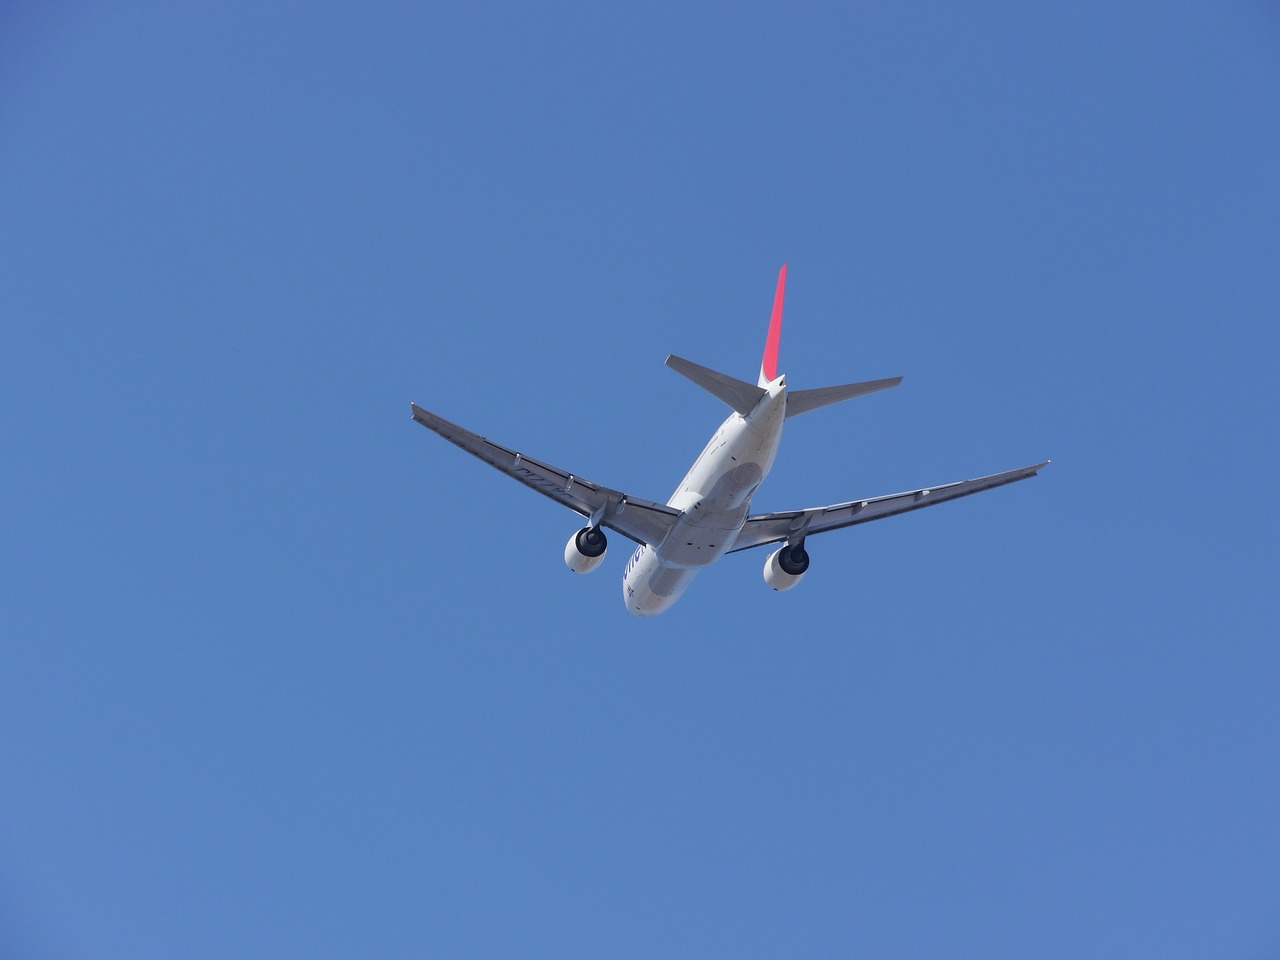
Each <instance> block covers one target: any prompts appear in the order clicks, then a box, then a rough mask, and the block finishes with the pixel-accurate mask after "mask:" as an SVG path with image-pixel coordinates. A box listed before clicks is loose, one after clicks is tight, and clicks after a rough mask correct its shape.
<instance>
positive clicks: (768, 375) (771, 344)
mask: <svg viewBox="0 0 1280 960" xmlns="http://www.w3.org/2000/svg"><path fill="white" fill-rule="evenodd" d="M786 295H787V265H786V264H785V263H784V264H783V265H782V272H781V273H779V274H778V292H777V294H775V295H774V298H773V316H772V317H771V318H770V320H769V339H768V340H766V341H765V344H764V360H763V361H762V362H761V363H760V386H762V387H763V386H764V385H765V384H767V383H770V382H772V381H774V380H777V379H778V345H779V343H781V342H782V301H783V299H784V298H785V297H786Z"/></svg>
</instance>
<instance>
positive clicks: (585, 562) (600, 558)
mask: <svg viewBox="0 0 1280 960" xmlns="http://www.w3.org/2000/svg"><path fill="white" fill-rule="evenodd" d="M608 549H609V541H608V540H607V539H606V538H605V535H604V531H603V530H601V529H600V528H599V527H583V528H582V529H581V530H579V531H578V532H577V533H575V534H574V535H573V536H572V537H570V538H569V542H568V543H566V544H565V545H564V563H565V566H567V567H568V568H569V569H570V570H572V571H573V572H574V573H590V572H591V571H592V570H594V569H595V568H596V567H598V566H600V564H602V563H604V552H605V551H606V550H608Z"/></svg>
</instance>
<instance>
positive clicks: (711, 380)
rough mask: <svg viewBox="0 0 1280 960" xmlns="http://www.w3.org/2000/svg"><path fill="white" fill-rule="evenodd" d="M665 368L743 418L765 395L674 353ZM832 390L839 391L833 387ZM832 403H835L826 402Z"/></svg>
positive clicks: (745, 384) (747, 384)
mask: <svg viewBox="0 0 1280 960" xmlns="http://www.w3.org/2000/svg"><path fill="white" fill-rule="evenodd" d="M667 366H668V367H670V368H671V369H672V370H674V371H675V372H676V373H678V374H681V375H682V376H686V377H688V378H689V379H690V380H692V381H693V382H694V383H696V384H697V385H698V386H700V387H701V388H702V389H703V390H706V391H707V393H710V394H711V395H712V396H715V397H718V398H719V399H721V400H723V401H724V402H725V403H727V404H728V405H729V406H731V407H733V409H734V410H737V411H738V413H740V414H742V415H743V416H744V417H745V416H746V415H747V414H748V413H750V412H751V411H752V410H753V409H754V408H755V405H756V404H757V403H759V402H760V398H761V397H763V396H764V395H765V393H766V391H765V390H764V389H762V388H761V387H757V386H756V385H755V384H754V383H747V382H746V381H745V380H735V379H734V378H733V377H731V376H729V375H728V374H724V373H717V372H716V371H714V370H712V369H710V368H709V367H703V366H700V365H698V364H696V363H693V362H692V361H690V360H685V359H683V358H681V357H677V356H676V355H675V354H674V353H673V354H672V355H671V356H669V357H667ZM832 389H834V390H839V389H841V388H840V387H833V388H832ZM828 402H830V403H834V402H835V401H834V400H832V401H828Z"/></svg>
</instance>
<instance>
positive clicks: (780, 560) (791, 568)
mask: <svg viewBox="0 0 1280 960" xmlns="http://www.w3.org/2000/svg"><path fill="white" fill-rule="evenodd" d="M808 569H809V554H807V553H806V552H805V549H804V547H792V546H791V545H790V544H787V545H785V546H782V547H779V548H778V549H777V550H775V551H773V553H771V554H769V559H768V560H766V561H765V562H764V582H765V583H767V584H768V585H769V586H770V587H772V588H773V589H774V590H790V589H791V588H792V587H794V586H795V585H796V584H797V583H799V582H800V581H801V580H803V579H804V572H805V571H806V570H808Z"/></svg>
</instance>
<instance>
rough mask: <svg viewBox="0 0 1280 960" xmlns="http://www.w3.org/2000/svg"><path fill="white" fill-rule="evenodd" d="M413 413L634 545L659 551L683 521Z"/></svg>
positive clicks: (658, 506) (469, 450)
mask: <svg viewBox="0 0 1280 960" xmlns="http://www.w3.org/2000/svg"><path fill="white" fill-rule="evenodd" d="M412 408H413V419H414V420H416V421H418V423H420V424H422V425H423V426H424V427H426V428H427V429H428V430H431V431H433V432H434V433H438V434H440V436H442V437H444V438H445V439H446V440H448V441H449V442H450V443H452V444H454V445H455V446H459V447H461V448H462V449H463V450H465V451H467V453H469V454H471V455H472V456H473V457H478V458H479V459H481V460H483V461H484V462H485V463H487V464H489V466H491V467H494V468H495V469H497V470H500V471H502V472H503V473H505V474H506V475H507V476H508V477H513V478H514V479H516V480H519V481H520V482H521V483H523V484H524V485H525V486H526V487H531V488H532V489H534V490H537V491H538V492H539V493H540V494H542V495H543V496H545V497H550V498H551V499H552V500H554V501H555V502H556V503H559V504H562V505H563V506H566V507H568V508H569V509H570V510H572V511H574V512H575V513H579V514H581V515H582V516H584V517H587V518H588V519H594V520H598V522H599V523H600V525H601V526H605V527H608V528H609V529H610V530H616V531H617V532H618V533H620V534H622V535H623V536H624V537H627V538H628V539H630V540H634V541H636V543H648V544H653V545H654V546H657V545H658V544H660V543H662V541H663V540H665V539H666V536H667V534H668V533H670V532H671V528H672V527H673V526H674V525H675V523H676V520H678V519H679V517H680V514H679V512H678V511H676V510H673V509H672V508H671V507H668V506H667V505H666V504H661V503H654V502H652V501H651V500H641V499H640V498H638V497H631V496H627V494H625V493H622V492H621V491H620V490H613V489H611V488H609V487H602V486H600V484H598V483H592V482H591V481H590V480H587V479H585V478H584V477H579V476H577V475H576V474H572V473H569V472H568V471H566V470H561V469H560V468H559V467H553V466H551V464H549V463H543V462H542V461H541V460H535V459H533V458H532V457H526V456H525V455H524V454H522V453H519V452H517V451H515V450H510V449H508V448H506V447H504V446H502V445H500V444H497V443H494V442H493V441H492V440H486V439H485V438H484V437H482V436H480V435H479V434H478V433H472V432H471V431H470V430H467V429H466V428H465V427H460V426H458V425H457V424H456V423H450V422H449V421H448V420H446V419H444V417H437V416H436V415H435V414H434V413H431V412H430V411H429V410H424V409H422V407H420V406H418V405H417V404H416V403H415V404H412Z"/></svg>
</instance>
